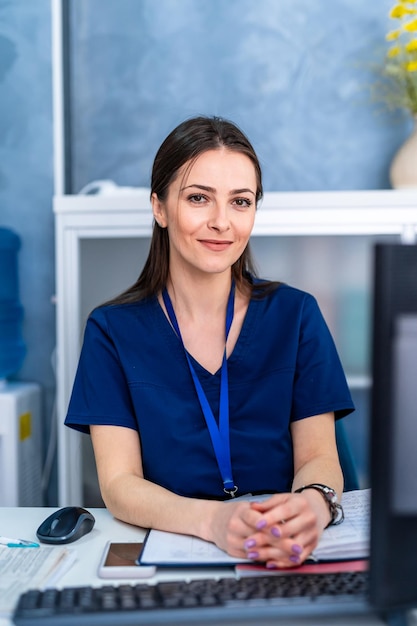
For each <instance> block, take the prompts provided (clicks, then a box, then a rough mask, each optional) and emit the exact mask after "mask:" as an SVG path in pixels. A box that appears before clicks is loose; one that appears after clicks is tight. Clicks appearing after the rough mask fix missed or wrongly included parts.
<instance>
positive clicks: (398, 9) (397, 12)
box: [389, 4, 417, 19]
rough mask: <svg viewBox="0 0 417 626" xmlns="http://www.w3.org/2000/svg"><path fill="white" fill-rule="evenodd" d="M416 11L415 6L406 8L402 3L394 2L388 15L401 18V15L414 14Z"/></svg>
mask: <svg viewBox="0 0 417 626" xmlns="http://www.w3.org/2000/svg"><path fill="white" fill-rule="evenodd" d="M416 13H417V9H415V8H408V7H406V6H404V5H403V4H396V5H395V6H393V7H392V9H391V11H390V13H389V16H390V17H392V18H393V19H401V18H402V17H405V16H406V15H415V14H416Z"/></svg>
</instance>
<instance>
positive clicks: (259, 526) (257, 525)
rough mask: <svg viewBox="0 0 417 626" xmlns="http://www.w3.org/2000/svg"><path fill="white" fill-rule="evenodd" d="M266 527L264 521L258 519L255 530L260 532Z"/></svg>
mask: <svg viewBox="0 0 417 626" xmlns="http://www.w3.org/2000/svg"><path fill="white" fill-rule="evenodd" d="M265 526H266V520H264V519H260V520H259V522H258V523H257V524H256V528H257V529H258V530H262V528H265Z"/></svg>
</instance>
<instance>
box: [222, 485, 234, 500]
mask: <svg viewBox="0 0 417 626" xmlns="http://www.w3.org/2000/svg"><path fill="white" fill-rule="evenodd" d="M237 490H238V487H236V485H234V486H233V487H232V488H231V489H226V487H224V488H223V491H224V493H227V495H228V496H230V497H231V498H234V497H235V495H236V492H237Z"/></svg>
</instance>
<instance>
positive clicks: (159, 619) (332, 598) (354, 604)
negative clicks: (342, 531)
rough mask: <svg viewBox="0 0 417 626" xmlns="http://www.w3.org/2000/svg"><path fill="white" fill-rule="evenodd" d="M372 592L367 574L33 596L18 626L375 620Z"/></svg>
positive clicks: (27, 596) (26, 599) (26, 597)
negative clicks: (341, 617)
mask: <svg viewBox="0 0 417 626" xmlns="http://www.w3.org/2000/svg"><path fill="white" fill-rule="evenodd" d="M367 588H368V575H367V573H366V572H343V573H340V572H339V573H336V574H328V573H326V574H296V573H291V574H285V575H281V574H279V575H272V576H271V575H260V576H247V577H243V578H240V579H237V578H226V577H225V578H220V579H204V580H189V581H175V582H158V583H156V584H148V585H147V584H143V583H141V584H134V585H124V584H122V585H118V586H116V585H106V586H102V587H92V586H89V587H72V588H70V587H68V588H64V589H61V590H59V589H47V590H44V591H39V590H32V591H27V592H26V593H24V594H23V595H22V596H21V597H20V600H19V602H18V605H17V607H16V610H15V613H14V616H13V621H14V624H16V625H17V626H55V625H56V626H74V625H75V624H76V625H77V626H84V625H87V624H88V626H95V625H97V626H124V625H125V624H128V625H130V624H131V625H133V624H137V625H143V624H149V625H151V624H165V625H166V624H194V625H196V626H197V625H198V626H200V624H205V623H206V624H209V623H215V624H216V626H220V625H222V624H256V625H259V624H267V623H273V622H274V623H275V620H277V618H280V617H286V618H289V617H294V618H297V617H298V618H299V617H302V616H311V615H314V614H315V615H321V614H323V615H326V614H327V615H328V614H335V615H340V614H348V615H351V614H358V613H367V612H368V611H369V608H368V603H367ZM286 623H288V622H287V621H286Z"/></svg>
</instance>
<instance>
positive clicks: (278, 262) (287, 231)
mask: <svg viewBox="0 0 417 626" xmlns="http://www.w3.org/2000/svg"><path fill="white" fill-rule="evenodd" d="M54 211H55V224H56V296H57V387H58V388H57V406H58V414H57V419H58V472H59V476H58V484H59V503H60V505H61V506H64V505H68V504H78V505H79V504H83V503H84V501H85V497H84V492H85V486H84V483H85V482H87V483H88V479H89V475H90V474H91V473H93V472H94V464H93V462H92V459H91V458H89V456H88V453H86V452H85V451H83V450H85V445H86V443H85V440H87V438H86V437H84V436H82V435H79V434H78V433H76V432H74V431H72V430H70V429H68V428H66V427H64V425H63V422H64V419H65V414H66V409H67V405H68V400H69V396H70V393H71V388H72V383H73V378H74V374H75V369H76V366H77V361H78V356H79V350H80V346H81V341H82V335H83V327H84V323H85V320H86V317H87V315H88V312H89V311H90V310H91V309H92V308H93V307H94V306H96V305H97V304H99V303H100V302H102V301H104V300H106V299H108V298H109V297H111V296H113V295H116V294H117V293H119V292H120V291H122V290H123V289H124V288H125V287H127V286H129V285H130V284H132V283H133V282H134V281H135V280H136V278H137V276H138V275H139V273H140V270H141V267H142V264H143V262H144V260H145V258H146V256H147V252H148V245H149V240H150V236H151V228H152V215H151V210H150V203H149V190H148V189H138V190H137V191H135V192H132V193H129V194H127V193H120V195H98V196H82V195H80V196H59V197H56V198H55V199H54ZM416 237H417V191H358V192H356V191H355V192H353V191H350V192H311V193H310V192H294V193H281V192H270V193H266V194H265V197H264V200H263V202H262V205H261V207H260V208H259V210H258V214H257V218H256V224H255V229H254V234H253V239H252V248H253V251H254V255H255V259H256V260H257V261H258V265H259V269H260V272H259V273H260V274H261V275H262V276H265V277H268V278H276V279H279V280H282V281H284V282H288V283H291V284H293V285H295V286H297V287H300V288H301V289H305V290H307V291H310V292H311V293H313V294H314V295H315V296H316V297H317V299H318V301H319V304H320V306H321V308H322V310H323V312H324V315H325V317H326V319H327V321H328V323H329V326H330V328H331V330H332V332H333V335H334V336H335V340H336V344H337V346H338V349H339V352H340V354H341V357H342V361H343V364H344V366H345V369H346V372H347V375H348V379H349V382H350V384H351V387H352V388H361V387H365V388H366V387H367V386H368V385H369V366H368V357H369V348H368V345H367V342H368V335H369V300H370V288H371V264H372V256H371V253H372V243H373V241H375V240H376V239H377V240H378V241H381V240H385V239H388V240H392V239H393V238H395V239H397V240H402V241H404V242H405V243H410V242H413V241H414V240H415V239H416ZM83 440H84V441H83ZM87 445H88V444H87ZM93 480H95V478H94V479H93Z"/></svg>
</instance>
